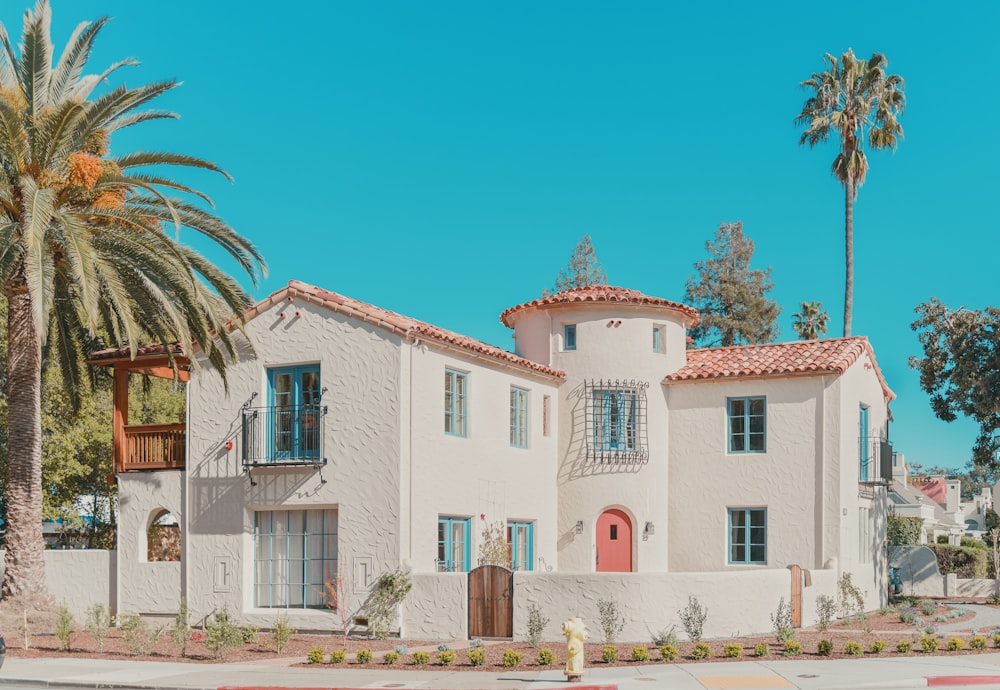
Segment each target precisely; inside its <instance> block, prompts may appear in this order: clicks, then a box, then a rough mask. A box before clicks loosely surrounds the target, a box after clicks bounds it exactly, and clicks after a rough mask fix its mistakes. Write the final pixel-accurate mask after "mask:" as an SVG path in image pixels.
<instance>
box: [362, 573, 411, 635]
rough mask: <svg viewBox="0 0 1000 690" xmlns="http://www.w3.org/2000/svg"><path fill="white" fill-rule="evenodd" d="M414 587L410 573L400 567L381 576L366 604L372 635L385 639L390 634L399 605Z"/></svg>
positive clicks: (369, 628)
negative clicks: (390, 627)
mask: <svg viewBox="0 0 1000 690" xmlns="http://www.w3.org/2000/svg"><path fill="white" fill-rule="evenodd" d="M412 588H413V583H412V582H411V581H410V574H409V573H408V572H406V571H403V570H400V569H398V568H397V569H396V570H393V571H392V572H388V573H383V574H382V575H381V577H379V579H378V581H377V582H376V583H375V587H374V588H373V589H372V593H371V596H370V597H369V598H368V602H367V603H366V604H365V612H366V613H367V614H368V630H369V631H370V633H371V636H372V637H374V638H375V639H376V640H384V639H385V638H387V637H388V636H389V626H390V624H391V623H392V621H393V620H394V619H395V617H396V612H397V610H398V609H399V605H400V604H401V603H403V600H404V599H405V598H406V595H407V594H409V592H410V590H411V589H412Z"/></svg>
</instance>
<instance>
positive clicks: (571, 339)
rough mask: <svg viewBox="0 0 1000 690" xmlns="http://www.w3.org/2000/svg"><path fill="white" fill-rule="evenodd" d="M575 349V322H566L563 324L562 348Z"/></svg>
mask: <svg viewBox="0 0 1000 690" xmlns="http://www.w3.org/2000/svg"><path fill="white" fill-rule="evenodd" d="M575 349H576V324H575V323H568V324H566V325H565V326H563V350H575Z"/></svg>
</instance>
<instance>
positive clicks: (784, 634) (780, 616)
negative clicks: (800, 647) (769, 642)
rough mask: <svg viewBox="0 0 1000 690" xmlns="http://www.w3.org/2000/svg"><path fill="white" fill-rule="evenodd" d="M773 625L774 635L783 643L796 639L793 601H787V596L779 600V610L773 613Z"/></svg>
mask: <svg viewBox="0 0 1000 690" xmlns="http://www.w3.org/2000/svg"><path fill="white" fill-rule="evenodd" d="M771 627H772V629H773V630H774V637H775V639H777V640H778V642H780V643H781V644H784V643H785V642H788V641H789V640H794V639H795V628H793V627H792V602H788V603H785V597H781V600H780V601H778V610H777V611H775V612H774V613H772V614H771Z"/></svg>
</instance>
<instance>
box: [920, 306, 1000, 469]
mask: <svg viewBox="0 0 1000 690" xmlns="http://www.w3.org/2000/svg"><path fill="white" fill-rule="evenodd" d="M916 312H917V317H918V318H917V319H916V320H915V321H914V322H913V324H912V328H913V330H914V331H916V332H917V336H918V338H919V339H920V344H921V346H922V347H923V350H924V356H923V357H922V358H921V357H916V356H913V357H910V366H911V367H913V368H914V369H916V370H917V371H919V372H920V387H921V388H923V389H924V391H925V392H926V393H927V394H928V395H930V397H931V409H932V410H934V414H935V415H936V416H937V417H938V418H939V419H942V420H944V421H946V422H952V421H954V420H955V419H957V418H958V416H959V415H963V416H965V417H969V418H971V419H974V420H975V421H976V422H977V423H978V424H979V436H978V438H977V439H976V443H975V446H974V447H973V452H972V460H973V462H974V464H975V465H976V466H977V467H979V468H983V469H984V470H988V471H989V472H990V473H992V474H996V473H997V472H998V471H1000V463H998V461H997V451H998V450H1000V443H998V439H997V437H996V435H997V430H998V429H1000V338H998V334H1000V309H997V308H995V307H987V308H986V309H983V310H982V311H978V310H974V309H966V308H964V307H961V308H959V309H955V310H951V309H948V307H947V305H945V304H944V303H942V302H941V301H940V300H938V299H936V298H932V299H930V300H929V301H927V302H925V303H923V304H920V305H918V306H917V309H916Z"/></svg>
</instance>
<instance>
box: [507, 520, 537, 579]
mask: <svg viewBox="0 0 1000 690" xmlns="http://www.w3.org/2000/svg"><path fill="white" fill-rule="evenodd" d="M507 544H508V545H509V546H510V567H511V569H512V570H534V567H533V566H532V563H533V562H534V560H535V558H534V556H535V524H534V523H533V522H508V523H507Z"/></svg>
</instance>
